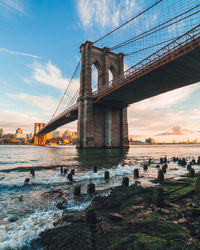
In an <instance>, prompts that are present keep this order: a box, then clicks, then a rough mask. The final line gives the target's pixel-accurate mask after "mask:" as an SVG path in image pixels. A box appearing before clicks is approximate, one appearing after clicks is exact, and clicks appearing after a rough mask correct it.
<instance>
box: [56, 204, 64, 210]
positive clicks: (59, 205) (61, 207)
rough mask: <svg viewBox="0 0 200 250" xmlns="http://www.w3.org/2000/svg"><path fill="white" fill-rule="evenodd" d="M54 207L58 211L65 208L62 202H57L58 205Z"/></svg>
mask: <svg viewBox="0 0 200 250" xmlns="http://www.w3.org/2000/svg"><path fill="white" fill-rule="evenodd" d="M56 207H57V208H58V209H60V210H63V209H65V208H66V206H64V204H63V202H59V203H58V204H57V205H56Z"/></svg>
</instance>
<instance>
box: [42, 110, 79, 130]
mask: <svg viewBox="0 0 200 250" xmlns="http://www.w3.org/2000/svg"><path fill="white" fill-rule="evenodd" d="M77 119H78V108H76V109H75V110H73V111H72V112H70V114H63V115H62V116H59V118H58V119H54V120H53V121H52V122H49V124H47V125H46V126H45V127H44V128H43V129H41V130H40V132H39V133H38V135H43V134H47V133H50V132H51V131H53V130H55V129H57V128H58V127H61V126H63V125H65V124H67V123H70V122H73V121H75V120H77Z"/></svg>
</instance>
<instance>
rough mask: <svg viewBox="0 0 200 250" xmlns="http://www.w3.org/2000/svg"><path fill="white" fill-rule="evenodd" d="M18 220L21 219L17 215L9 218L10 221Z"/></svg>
mask: <svg viewBox="0 0 200 250" xmlns="http://www.w3.org/2000/svg"><path fill="white" fill-rule="evenodd" d="M17 220H19V218H18V217H16V216H14V217H11V218H10V219H9V222H10V223H12V222H16V221H17Z"/></svg>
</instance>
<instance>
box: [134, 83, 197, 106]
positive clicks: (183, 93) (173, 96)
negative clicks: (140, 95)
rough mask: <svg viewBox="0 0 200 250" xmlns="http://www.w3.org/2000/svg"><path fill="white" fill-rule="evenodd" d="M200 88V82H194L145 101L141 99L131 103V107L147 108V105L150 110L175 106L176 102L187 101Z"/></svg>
mask: <svg viewBox="0 0 200 250" xmlns="http://www.w3.org/2000/svg"><path fill="white" fill-rule="evenodd" d="M199 88H200V85H199V84H193V85H190V86H186V87H183V88H179V89H176V90H173V91H169V92H167V93H164V94H161V95H157V96H155V97H152V98H149V99H146V100H144V101H140V102H138V103H135V104H133V105H131V107H132V108H135V109H137V110H146V109H147V107H148V110H151V109H156V110H159V109H167V108H170V107H173V106H174V105H176V104H179V103H182V102H184V101H186V100H187V99H188V98H189V97H190V96H191V94H192V93H193V92H194V91H196V90H198V89H199Z"/></svg>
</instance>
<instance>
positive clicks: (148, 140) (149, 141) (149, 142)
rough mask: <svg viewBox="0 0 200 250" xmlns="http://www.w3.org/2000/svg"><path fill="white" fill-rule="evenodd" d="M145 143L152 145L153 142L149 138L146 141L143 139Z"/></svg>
mask: <svg viewBox="0 0 200 250" xmlns="http://www.w3.org/2000/svg"><path fill="white" fill-rule="evenodd" d="M145 143H148V144H153V143H155V140H154V139H152V138H150V137H149V138H148V139H145Z"/></svg>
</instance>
